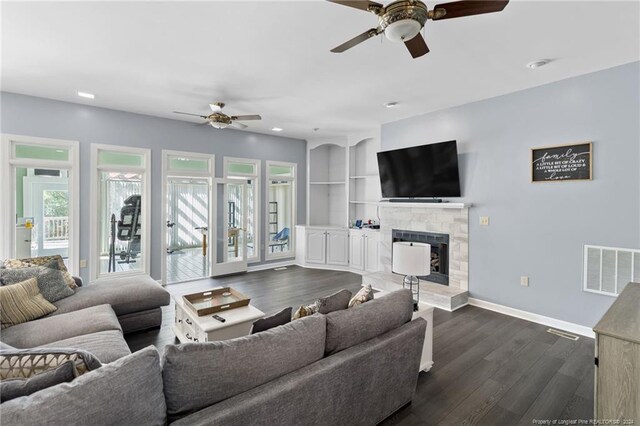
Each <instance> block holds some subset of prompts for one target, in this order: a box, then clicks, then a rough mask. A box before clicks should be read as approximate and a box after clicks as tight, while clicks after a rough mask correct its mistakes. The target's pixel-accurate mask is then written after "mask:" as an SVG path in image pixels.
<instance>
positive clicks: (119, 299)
mask: <svg viewBox="0 0 640 426" xmlns="http://www.w3.org/2000/svg"><path fill="white" fill-rule="evenodd" d="M169 301H170V295H169V293H168V292H167V291H166V290H165V289H164V288H162V286H161V285H160V284H158V283H157V282H156V281H154V280H153V279H152V278H150V277H146V276H135V277H122V278H108V279H105V280H103V281H100V282H98V283H95V284H89V285H87V286H83V287H79V288H77V289H76V294H75V295H74V296H73V297H68V298H66V299H62V300H59V301H58V302H56V303H55V305H56V306H57V307H58V310H57V311H56V312H55V314H54V315H60V314H64V313H67V312H72V311H77V310H78V309H83V308H88V307H90V306H96V305H102V304H107V305H111V307H112V308H113V310H114V311H115V313H116V315H123V314H129V313H132V312H140V311H146V310H150V309H153V308H157V307H159V306H166V305H168V304H169Z"/></svg>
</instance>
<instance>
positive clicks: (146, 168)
mask: <svg viewBox="0 0 640 426" xmlns="http://www.w3.org/2000/svg"><path fill="white" fill-rule="evenodd" d="M101 151H110V152H116V153H125V154H138V155H141V156H142V158H143V165H142V166H118V165H100V164H99V161H98V160H99V158H98V156H99V153H100V152H101ZM105 170H106V171H113V172H116V171H118V172H124V173H139V174H141V175H142V194H141V195H142V212H141V216H142V229H141V231H142V233H141V234H142V235H141V237H140V242H141V245H142V256H140V259H141V261H142V269H138V270H133V271H125V272H111V273H101V272H100V253H101V251H102V250H101V243H102V241H101V239H100V225H101V223H100V220H101V219H100V217H101V216H100V213H101V211H100V209H101V208H102V206H101V205H99V201H104V200H102V196H101V193H102V191H101V188H100V173H101V172H103V171H105ZM90 194H91V201H90V204H91V218H90V224H91V226H90V227H89V231H90V232H89V233H90V235H91V243H90V250H91V252H90V254H89V256H90V259H91V275H90V281H91V282H97V281H100V280H102V279H105V278H107V277H125V276H135V275H147V276H151V255H150V252H151V150H150V149H147V148H133V147H130V146H119V145H104V144H96V143H92V144H91V191H90ZM98 197H100V198H98Z"/></svg>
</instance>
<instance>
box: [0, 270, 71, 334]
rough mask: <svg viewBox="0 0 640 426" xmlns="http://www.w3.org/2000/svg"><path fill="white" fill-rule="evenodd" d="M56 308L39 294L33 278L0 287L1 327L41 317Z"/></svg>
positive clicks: (36, 282)
mask: <svg viewBox="0 0 640 426" xmlns="http://www.w3.org/2000/svg"><path fill="white" fill-rule="evenodd" d="M67 289H68V287H67ZM57 309H58V308H56V307H55V306H54V305H52V304H51V303H49V302H48V301H47V300H46V299H45V298H44V297H43V296H42V294H40V290H39V288H38V281H37V280H36V279H35V278H31V279H28V280H26V281H23V282H20V283H17V284H13V285H7V286H2V287H0V324H1V328H7V327H11V326H12V325H16V324H21V323H23V322H27V321H31V320H34V319H36V318H40V317H43V316H45V315H48V314H50V313H51V312H54V311H55V310H57Z"/></svg>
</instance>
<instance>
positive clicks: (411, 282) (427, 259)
mask: <svg viewBox="0 0 640 426" xmlns="http://www.w3.org/2000/svg"><path fill="white" fill-rule="evenodd" d="M391 269H392V270H393V272H395V273H397V274H401V275H404V276H405V277H404V281H403V283H402V287H404V288H409V289H410V290H411V293H412V294H413V310H414V311H417V310H418V302H420V280H419V279H418V276H425V275H429V274H430V273H431V245H429V244H425V243H410V242H404V241H397V242H395V243H393V265H392V268H391Z"/></svg>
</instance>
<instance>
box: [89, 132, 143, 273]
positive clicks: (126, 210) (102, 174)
mask: <svg viewBox="0 0 640 426" xmlns="http://www.w3.org/2000/svg"><path fill="white" fill-rule="evenodd" d="M150 174H151V151H150V150H148V149H142V148H131V147H126V146H115V145H99V144H92V145H91V194H92V197H93V199H92V200H91V242H92V247H91V279H92V280H99V279H100V278H105V277H107V276H114V275H115V276H121V275H138V274H144V275H149V273H150V255H149V251H150V247H151V244H150V225H151V209H150V205H151V197H150V187H151V179H150Z"/></svg>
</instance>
